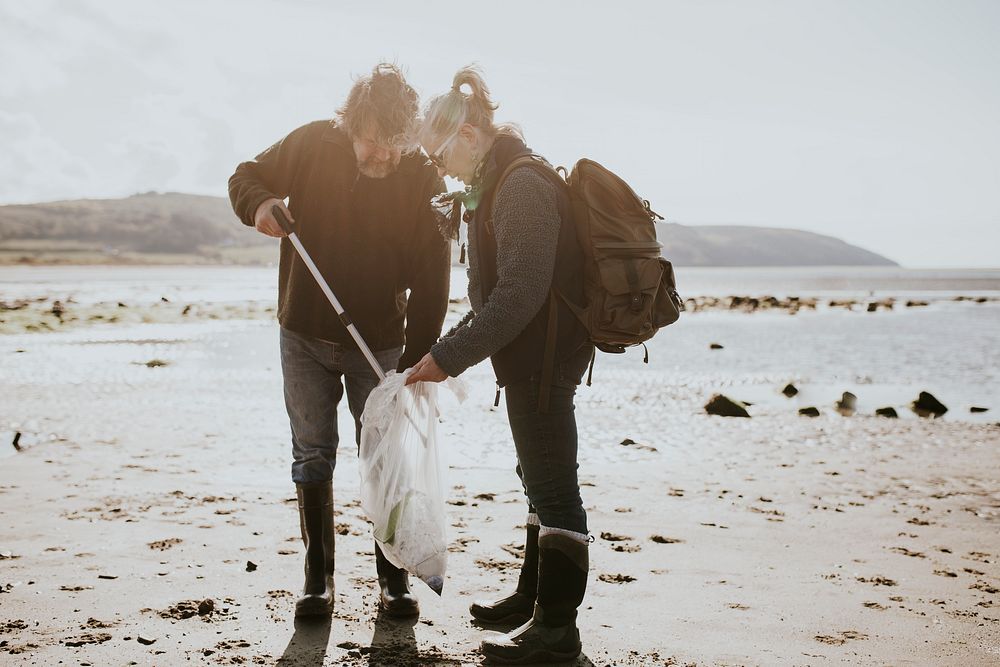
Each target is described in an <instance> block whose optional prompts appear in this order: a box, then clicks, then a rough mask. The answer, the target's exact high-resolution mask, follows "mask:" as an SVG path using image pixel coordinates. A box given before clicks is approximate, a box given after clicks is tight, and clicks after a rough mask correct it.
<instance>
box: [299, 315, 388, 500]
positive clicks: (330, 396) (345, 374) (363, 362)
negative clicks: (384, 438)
mask: <svg viewBox="0 0 1000 667" xmlns="http://www.w3.org/2000/svg"><path fill="white" fill-rule="evenodd" d="M280 340H281V373H282V376H283V377H284V385H285V409H286V410H287V411H288V420H289V423H290V425H291V428H292V481H294V482H295V483H296V484H304V483H308V482H326V481H328V480H331V479H333V469H334V467H335V466H336V464H337V444H338V443H339V442H340V434H339V433H338V431H337V405H338V404H339V403H340V399H341V398H343V396H344V385H345V384H346V385H347V405H348V407H349V408H350V410H351V415H352V416H353V417H354V429H355V441H356V442H357V443H358V444H359V446H360V443H361V413H362V412H363V411H364V409H365V401H367V400H368V394H370V393H371V391H372V389H374V388H375V387H376V385H378V376H377V375H375V371H374V370H372V367H371V366H370V365H369V364H368V360H367V359H365V356H364V355H363V354H362V353H361V352H360V351H359V350H356V349H352V348H350V347H347V346H346V345H343V344H340V343H330V342H327V341H324V340H318V339H316V338H310V337H308V336H302V335H300V334H297V333H294V332H292V331H289V330H288V329H284V328H282V329H281V338H280ZM402 353H403V348H402V347H397V348H393V349H391V350H381V351H379V352H375V353H374V354H375V359H376V361H378V363H379V366H381V367H382V370H384V371H389V370H394V369H395V368H396V364H397V363H398V362H399V358H400V356H402Z"/></svg>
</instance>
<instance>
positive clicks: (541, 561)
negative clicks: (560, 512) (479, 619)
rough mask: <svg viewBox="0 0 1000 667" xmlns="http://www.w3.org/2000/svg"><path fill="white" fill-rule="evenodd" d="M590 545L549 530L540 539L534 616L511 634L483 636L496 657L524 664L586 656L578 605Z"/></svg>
mask: <svg viewBox="0 0 1000 667" xmlns="http://www.w3.org/2000/svg"><path fill="white" fill-rule="evenodd" d="M588 569H589V544H587V543H584V542H581V541H579V540H577V539H575V538H573V537H570V536H568V535H561V534H555V533H549V534H547V535H543V536H541V537H540V538H539V539H538V598H537V600H536V602H535V610H534V614H533V615H532V617H531V619H530V620H529V621H528V622H527V623H525V624H524V625H522V626H521V627H519V628H517V629H515V630H512V631H511V632H509V633H507V634H505V635H499V636H497V637H489V638H487V639H484V640H483V643H482V644H481V646H480V650H481V651H482V652H483V655H485V656H486V657H487V658H488V659H489V661H490V662H492V663H500V664H508V665H520V664H527V663H544V664H549V663H556V662H566V661H570V660H574V659H575V658H576V657H577V656H578V655H580V650H581V648H582V646H581V644H580V631H579V630H577V627H576V610H577V608H578V607H579V606H580V604H581V603H582V602H583V595H584V593H585V592H586V590H587V570H588Z"/></svg>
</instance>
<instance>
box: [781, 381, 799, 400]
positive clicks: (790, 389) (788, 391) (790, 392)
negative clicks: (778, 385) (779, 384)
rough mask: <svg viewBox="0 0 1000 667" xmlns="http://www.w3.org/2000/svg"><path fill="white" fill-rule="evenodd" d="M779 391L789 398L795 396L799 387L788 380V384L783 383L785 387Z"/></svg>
mask: <svg viewBox="0 0 1000 667" xmlns="http://www.w3.org/2000/svg"><path fill="white" fill-rule="evenodd" d="M781 393H782V394H784V395H785V396H787V397H788V398H791V397H792V396H795V395H796V394H797V393H799V389H798V387H796V386H795V385H794V384H792V383H790V382H789V383H788V384H786V385H785V388H784V389H782V390H781Z"/></svg>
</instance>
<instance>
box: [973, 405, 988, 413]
mask: <svg viewBox="0 0 1000 667" xmlns="http://www.w3.org/2000/svg"><path fill="white" fill-rule="evenodd" d="M989 411H990V409H989V408H983V407H980V406H978V405H973V406H972V407H971V408H969V412H989Z"/></svg>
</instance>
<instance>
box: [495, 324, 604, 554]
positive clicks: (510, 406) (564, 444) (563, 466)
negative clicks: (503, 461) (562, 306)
mask: <svg viewBox="0 0 1000 667" xmlns="http://www.w3.org/2000/svg"><path fill="white" fill-rule="evenodd" d="M593 349H594V348H593V347H592V346H591V345H589V344H588V345H584V346H583V347H581V348H580V350H578V351H577V352H575V353H574V354H573V355H572V356H571V357H569V358H568V359H567V360H566V361H564V362H563V363H561V364H557V365H556V369H555V373H554V377H553V382H552V390H551V395H550V397H549V410H548V412H545V413H539V411H538V394H539V386H540V384H541V378H540V375H541V374H540V373H539V374H537V376H536V377H531V378H528V379H527V380H521V381H519V382H514V383H511V384H509V385H507V387H506V388H505V395H506V398H507V417H508V419H509V420H510V431H511V434H512V435H513V436H514V447H515V448H516V450H517V462H518V465H517V474H518V477H520V478H521V484H522V485H523V486H524V492H525V495H527V496H528V512H529V513H530V514H536V513H537V514H538V520H539V522H540V523H541V525H543V526H546V527H549V528H561V529H563V530H569V531H572V532H574V533H582V534H584V535H585V534H586V533H587V513H586V511H585V510H584V509H583V501H582V500H581V498H580V485H579V484H578V481H577V475H576V471H577V468H578V465H577V462H576V454H577V432H576V415H575V414H574V410H575V406H574V404H573V398H574V396H575V395H576V387H577V385H579V384H580V379H581V378H582V377H583V374H584V372H585V371H586V370H587V366H588V365H589V364H590V358H591V355H592V354H593Z"/></svg>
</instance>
